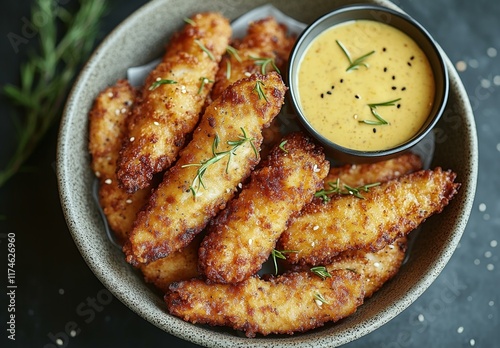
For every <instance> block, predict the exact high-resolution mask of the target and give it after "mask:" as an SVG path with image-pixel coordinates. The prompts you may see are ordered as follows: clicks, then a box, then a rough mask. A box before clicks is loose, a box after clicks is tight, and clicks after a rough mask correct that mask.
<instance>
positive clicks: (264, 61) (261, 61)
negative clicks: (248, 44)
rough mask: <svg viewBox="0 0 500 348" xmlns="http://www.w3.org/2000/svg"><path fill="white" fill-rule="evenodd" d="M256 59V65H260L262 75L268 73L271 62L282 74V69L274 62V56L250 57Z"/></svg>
mask: <svg viewBox="0 0 500 348" xmlns="http://www.w3.org/2000/svg"><path fill="white" fill-rule="evenodd" d="M250 58H252V59H253V60H254V61H255V65H257V66H260V72H261V73H262V75H265V74H266V73H267V66H268V65H269V64H271V66H272V68H273V69H274V70H275V71H276V72H277V73H278V74H281V72H280V70H279V69H278V67H277V66H276V63H275V62H274V58H261V57H252V56H251V57H250Z"/></svg>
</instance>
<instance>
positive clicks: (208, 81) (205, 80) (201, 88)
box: [198, 77, 215, 94]
mask: <svg viewBox="0 0 500 348" xmlns="http://www.w3.org/2000/svg"><path fill="white" fill-rule="evenodd" d="M200 81H201V84H200V88H199V89H198V94H200V93H201V91H202V90H203V87H205V85H206V84H207V83H214V82H215V81H214V80H210V79H209V78H208V77H200Z"/></svg>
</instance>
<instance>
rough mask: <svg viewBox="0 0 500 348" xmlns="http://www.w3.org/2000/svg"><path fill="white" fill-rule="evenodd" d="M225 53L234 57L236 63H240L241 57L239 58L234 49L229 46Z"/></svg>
mask: <svg viewBox="0 0 500 348" xmlns="http://www.w3.org/2000/svg"><path fill="white" fill-rule="evenodd" d="M226 52H227V53H229V54H230V55H232V56H233V57H234V59H236V60H237V61H238V62H240V63H241V57H240V54H239V53H238V50H237V49H236V48H234V47H233V46H230V45H229V46H227V47H226Z"/></svg>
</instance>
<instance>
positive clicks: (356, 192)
mask: <svg viewBox="0 0 500 348" xmlns="http://www.w3.org/2000/svg"><path fill="white" fill-rule="evenodd" d="M327 184H328V186H330V188H329V189H327V190H325V189H323V190H320V191H317V192H316V193H315V194H314V197H319V198H321V199H322V200H323V202H325V203H326V202H329V201H330V197H329V195H332V194H340V195H353V196H355V197H357V198H359V199H365V197H363V195H362V194H361V192H360V191H364V192H368V191H369V189H370V188H372V187H375V186H379V185H380V183H379V182H375V183H372V184H366V185H362V186H358V187H351V186H349V185H346V184H342V185H341V184H340V178H337V180H336V181H335V182H331V181H330V182H328V183H327Z"/></svg>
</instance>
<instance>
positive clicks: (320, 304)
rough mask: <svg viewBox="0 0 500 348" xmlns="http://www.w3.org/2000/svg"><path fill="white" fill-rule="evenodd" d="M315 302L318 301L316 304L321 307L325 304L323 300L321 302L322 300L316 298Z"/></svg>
mask: <svg viewBox="0 0 500 348" xmlns="http://www.w3.org/2000/svg"><path fill="white" fill-rule="evenodd" d="M314 302H316V304H317V305H318V307H321V306H322V305H323V302H321V301H320V300H316V299H315V300H314Z"/></svg>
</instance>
